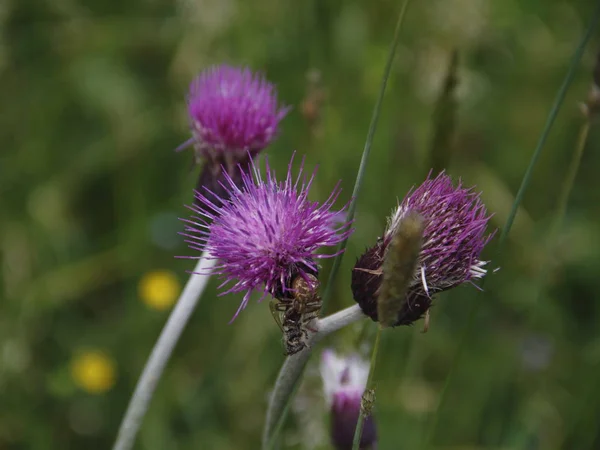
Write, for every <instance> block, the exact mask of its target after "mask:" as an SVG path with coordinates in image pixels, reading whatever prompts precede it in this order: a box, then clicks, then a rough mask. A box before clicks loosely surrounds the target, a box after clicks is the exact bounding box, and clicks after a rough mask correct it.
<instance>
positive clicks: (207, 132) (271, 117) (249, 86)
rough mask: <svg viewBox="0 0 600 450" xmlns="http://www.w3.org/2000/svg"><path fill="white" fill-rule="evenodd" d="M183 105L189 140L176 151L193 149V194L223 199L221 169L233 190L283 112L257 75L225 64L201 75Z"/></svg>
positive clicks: (270, 86)
mask: <svg viewBox="0 0 600 450" xmlns="http://www.w3.org/2000/svg"><path fill="white" fill-rule="evenodd" d="M187 103H188V113H189V117H190V122H191V128H192V133H193V137H192V138H191V139H190V140H188V141H187V142H185V143H184V144H182V145H181V146H180V147H179V148H178V150H182V149H184V148H185V147H187V146H189V145H192V144H193V145H194V148H195V153H196V160H197V162H201V161H203V162H204V167H203V169H202V172H201V174H200V177H199V179H198V183H197V189H198V190H200V188H201V187H202V186H206V187H208V188H209V189H210V190H211V191H213V192H215V193H218V194H219V196H220V197H221V198H223V199H225V198H226V196H225V191H224V190H223V189H222V188H221V182H222V181H223V175H222V173H223V170H224V171H225V172H226V173H228V174H229V176H230V177H231V178H232V179H233V180H235V181H236V184H237V185H238V186H239V185H240V183H241V178H240V172H241V171H242V170H247V165H248V162H249V159H251V158H254V157H255V156H256V155H258V153H259V152H260V151H261V150H263V149H264V148H265V147H267V146H268V145H269V144H270V143H271V141H273V139H274V138H275V136H276V135H277V127H278V124H279V121H280V120H281V119H283V117H284V116H285V115H286V114H287V112H288V110H289V108H281V107H279V106H278V104H277V92H276V90H275V86H274V85H273V84H271V83H269V82H268V81H267V80H266V79H265V78H264V76H263V75H262V74H258V73H257V74H254V73H252V72H251V71H250V70H249V69H247V68H244V69H240V68H236V67H230V66H226V65H221V66H214V67H211V68H209V69H207V70H205V71H204V72H202V73H201V74H200V76H198V77H197V78H196V79H195V80H194V81H193V82H192V84H191V86H190V92H189V94H188V99H187Z"/></svg>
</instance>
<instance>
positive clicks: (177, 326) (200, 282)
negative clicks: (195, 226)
mask: <svg viewBox="0 0 600 450" xmlns="http://www.w3.org/2000/svg"><path fill="white" fill-rule="evenodd" d="M215 262H216V260H215V259H214V258H211V257H210V256H209V255H208V254H207V253H203V254H202V255H201V256H200V260H199V261H198V264H196V267H195V269H194V274H192V275H191V276H190V278H189V279H188V282H187V284H186V285H185V288H184V289H183V292H182V293H181V296H180V297H179V300H178V301H177V304H176V305H175V308H173V311H172V312H171V315H170V316H169V320H168V321H167V324H166V325H165V326H164V328H163V330H162V332H161V334H160V337H159V338H158V341H157V342H156V344H155V345H154V348H153V349H152V353H151V354H150V358H148V362H147V363H146V367H144V371H143V372H142V375H141V376H140V379H139V380H138V383H137V386H136V388H135V391H134V393H133V396H132V397H131V400H130V401H129V405H128V406H127V411H126V412H125V417H123V421H122V422H121V426H120V428H119V434H118V435H117V440H116V441H115V445H114V446H113V450H130V449H131V448H132V447H133V444H134V442H135V437H136V435H137V433H138V430H139V429H140V426H141V424H142V421H143V419H144V416H145V415H146V412H147V411H148V406H149V404H150V400H152V396H153V395H154V391H155V390H156V385H157V384H158V381H159V380H160V378H161V376H162V374H163V371H164V369H165V366H166V365H167V362H168V361H169V358H170V357H171V354H172V353H173V349H174V348H175V345H176V344H177V341H178V340H179V337H180V336H181V333H182V332H183V330H184V328H185V326H186V325H187V323H188V321H189V319H190V316H191V315H192V312H193V311H194V309H195V308H196V305H197V304H198V300H199V299H200V296H201V295H202V292H204V289H205V288H206V284H207V283H208V279H209V278H210V275H209V274H208V272H209V271H210V269H211V268H212V267H213V266H214V265H215ZM198 274H203V275H198Z"/></svg>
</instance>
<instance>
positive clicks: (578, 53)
mask: <svg viewBox="0 0 600 450" xmlns="http://www.w3.org/2000/svg"><path fill="white" fill-rule="evenodd" d="M599 18H600V1H599V2H598V3H597V6H596V10H595V11H594V14H593V17H592V19H591V21H590V24H589V25H588V28H587V30H586V32H585V34H584V35H583V36H582V38H581V41H580V42H579V44H578V46H577V48H576V49H575V53H574V55H573V58H572V59H571V62H570V64H569V69H568V71H567V74H566V75H565V79H564V81H563V83H562V85H561V87H560V89H559V90H558V93H557V94H556V98H555V99H554V103H553V105H552V108H551V110H550V113H549V114H548V118H547V119H546V124H545V125H544V129H543V130H542V134H541V135H540V138H539V140H538V142H537V145H536V147H535V150H534V152H533V155H532V157H531V160H530V161H529V166H528V167H527V170H526V171H525V175H524V176H523V181H522V182H521V186H520V187H519V191H518V192H517V195H516V197H515V201H514V202H513V205H512V208H511V210H510V214H509V216H508V218H507V220H506V224H505V225H504V228H503V229H502V231H501V233H500V239H499V241H498V246H497V248H496V254H495V258H493V261H496V262H497V261H499V260H500V257H501V255H502V250H503V248H504V245H505V243H506V239H507V237H508V234H509V233H510V230H511V228H512V225H513V222H514V220H515V216H516V214H517V209H518V208H519V205H520V204H521V202H522V200H523V196H524V195H525V191H526V189H527V187H528V186H529V182H530V180H531V175H532V173H533V169H534V167H535V165H536V163H537V161H538V159H539V156H540V154H541V151H542V149H543V147H544V145H545V143H546V140H547V139H548V135H549V134H550V130H551V128H552V125H553V124H554V121H555V119H556V116H557V115H558V111H559V110H560V107H561V106H562V104H563V102H564V100H565V96H566V94H567V90H568V88H569V86H570V85H571V82H572V81H573V78H574V76H575V72H576V69H577V67H578V65H579V62H580V60H581V57H582V55H583V52H584V50H585V47H586V45H587V43H588V41H589V40H590V37H591V36H592V33H593V31H594V29H595V28H596V26H597V24H598V19H599ZM484 283H485V278H484V280H483V282H482V286H483V284H484ZM481 304H482V302H481V301H474V302H473V306H472V307H471V309H470V311H469V314H468V316H467V320H466V325H465V327H464V329H463V331H462V333H461V337H460V340H459V343H458V348H457V350H456V354H455V356H454V359H453V361H452V363H451V365H450V371H449V372H448V376H447V377H446V380H445V382H444V387H443V388H442V392H441V393H440V398H439V400H438V405H437V408H436V410H435V412H434V415H433V418H432V420H431V422H430V426H429V428H428V430H427V433H426V437H425V440H424V448H427V447H429V445H430V443H431V441H432V439H433V435H434V433H435V429H436V427H437V422H438V420H439V412H440V409H441V407H442V405H443V403H444V399H445V397H446V393H447V391H448V386H450V384H451V383H452V381H453V378H454V373H455V371H456V367H457V366H458V361H459V360H460V357H461V356H462V352H463V350H464V348H465V344H466V342H467V341H468V337H469V334H470V332H471V329H472V328H473V324H474V322H475V317H476V316H477V313H478V311H479V307H480V306H481Z"/></svg>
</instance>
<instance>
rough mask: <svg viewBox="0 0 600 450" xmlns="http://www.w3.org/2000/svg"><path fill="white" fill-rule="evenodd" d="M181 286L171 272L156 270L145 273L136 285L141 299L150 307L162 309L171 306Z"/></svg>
mask: <svg viewBox="0 0 600 450" xmlns="http://www.w3.org/2000/svg"><path fill="white" fill-rule="evenodd" d="M180 291H181V286H180V285H179V280H178V279H177V277H176V276H175V274H174V273H173V272H169V271H167V270H156V271H153V272H148V273H147V274H145V275H144V276H143V277H142V279H141V280H140V283H139V285H138V292H139V296H140V298H141V300H142V301H143V302H144V303H145V304H146V305H147V306H148V307H150V308H152V309H157V310H159V311H163V310H165V309H168V308H170V307H171V306H173V304H174V303H175V301H176V300H177V297H178V296H179V292H180Z"/></svg>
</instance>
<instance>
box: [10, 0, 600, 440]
mask: <svg viewBox="0 0 600 450" xmlns="http://www.w3.org/2000/svg"><path fill="white" fill-rule="evenodd" d="M592 3H593V2H590V1H584V0H577V1H573V2H562V1H558V0H548V1H546V2H543V4H542V3H540V2H536V1H533V0H523V1H520V2H516V1H504V2H486V1H485V0H427V1H424V2H415V4H414V5H412V6H411V11H410V16H411V20H409V21H407V23H406V28H405V31H404V32H403V33H404V36H403V39H402V43H401V48H400V49H399V52H398V55H397V58H396V63H395V66H394V73H393V75H392V79H391V80H390V84H389V86H388V93H387V94H386V95H387V100H386V101H385V102H384V106H383V111H382V116H381V122H380V124H379V126H378V131H377V135H376V136H375V141H374V149H373V150H374V151H373V155H372V159H370V161H369V166H368V170H367V174H366V178H365V182H364V186H363V191H362V193H361V196H360V198H359V201H358V208H357V221H356V232H355V234H354V235H353V237H352V239H351V240H350V242H349V245H348V250H347V252H348V254H347V255H346V256H345V258H344V260H343V262H342V267H341V271H340V273H341V277H340V278H339V282H338V284H337V286H336V291H335V293H334V295H333V297H332V303H331V304H330V305H329V308H330V309H331V310H334V309H338V308H341V307H343V306H347V305H349V304H351V303H352V299H351V295H350V290H349V279H350V277H349V274H350V268H351V267H352V265H353V263H354V260H355V258H356V257H357V256H358V255H359V254H360V253H361V252H362V251H363V249H364V248H365V247H366V246H367V245H370V244H371V243H372V242H373V241H374V239H375V238H376V237H377V236H378V235H379V234H380V233H381V232H382V230H383V226H384V224H385V217H386V216H387V215H388V213H389V211H390V210H391V209H392V207H393V206H394V204H395V202H396V198H397V197H402V196H403V195H404V193H405V192H406V191H407V189H408V188H410V186H412V185H413V184H415V183H419V182H420V181H421V180H422V179H423V176H424V174H425V173H426V172H427V171H428V170H429V167H428V165H429V162H428V161H429V153H428V152H429V148H430V145H431V141H432V136H431V130H432V117H433V114H434V110H435V101H436V99H437V98H438V95H439V92H440V89H441V88H442V83H443V79H444V77H445V74H446V72H447V67H448V61H449V60H450V56H451V54H452V52H453V51H454V50H455V49H456V50H458V51H459V52H460V55H461V56H460V63H459V66H458V69H457V71H458V73H457V77H458V80H459V83H458V86H457V88H456V102H457V108H458V109H457V123H458V129H457V131H456V135H455V136H454V143H453V145H454V146H453V155H452V159H451V161H450V162H449V166H448V167H447V171H448V172H449V173H450V174H451V175H453V176H456V177H459V176H461V177H462V178H463V180H464V182H465V183H467V184H477V186H478V188H480V189H482V190H483V198H484V200H485V202H486V204H487V206H488V208H489V210H491V211H495V212H496V215H495V217H494V219H493V221H494V225H495V226H500V225H501V224H502V223H503V222H504V221H505V220H506V217H507V214H508V210H509V207H510V204H511V203H512V201H513V199H514V193H515V192H516V191H517V189H518V186H519V184H520V181H521V176H522V174H523V171H524V169H525V167H526V165H527V163H528V160H529V157H530V149H531V148H533V147H534V145H535V142H536V140H537V136H538V133H539V130H540V129H541V127H542V125H543V122H544V120H545V117H546V115H547V113H548V110H549V108H550V106H551V102H552V98H553V97H554V94H555V91H556V89H557V86H558V85H559V84H560V80H561V78H562V76H563V74H564V72H565V68H566V65H567V64H568V61H569V58H570V57H571V54H570V52H572V49H573V48H574V46H575V43H576V41H577V39H578V37H579V36H580V35H581V32H582V30H583V27H584V26H585V22H586V21H587V18H588V16H589V15H590V13H591V10H592V6H593V5H592ZM397 8H398V2H392V1H388V0H376V1H373V2H368V3H367V2H358V1H349V2H335V1H331V0H329V1H321V2H317V1H309V2H300V3H285V2H274V1H268V0H258V1H256V2H252V3H246V2H241V1H239V0H227V1H221V0H202V1H193V0H187V1H185V0H182V1H180V2H164V1H160V0H154V1H142V0H131V1H129V2H126V3H123V2H116V1H114V0H112V1H109V2H100V1H99V0H94V1H87V2H83V1H60V2H49V1H42V0H34V1H32V2H21V1H18V0H6V1H5V2H4V3H3V4H2V6H1V7H0V81H1V82H0V98H1V99H2V106H3V108H2V110H1V113H0V144H1V148H2V151H0V243H1V245H0V248H1V249H2V250H1V253H0V254H1V257H2V276H1V277H0V280H1V287H2V289H1V291H0V292H1V293H2V294H1V298H0V449H4V448H7V449H13V448H14V449H35V450H37V449H48V448H89V449H96V448H97V449H105V448H107V447H109V446H110V444H111V443H112V440H113V439H114V435H115V433H116V430H117V426H118V422H119V420H120V418H121V416H122V413H123V412H124V409H125V406H126V404H127V400H128V397H129V395H130V394H131V392H132V390H133V386H134V384H135V382H136V380H137V377H138V376H139V372H140V371H141V369H142V367H143V363H144V361H145V359H146V357H147V355H148V353H149V351H150V349H151V346H152V345H153V343H154V340H155V339H156V337H157V335H158V333H159V331H160V329H161V327H162V324H163V323H164V321H165V320H166V317H167V314H168V313H167V312H165V311H157V310H153V309H150V308H148V306H147V305H146V304H145V303H144V302H142V301H141V299H140V298H139V297H138V283H139V281H140V280H141V279H142V277H143V276H144V275H145V274H146V273H148V272H149V271H154V270H161V269H167V270H170V271H173V272H174V273H175V274H177V276H178V277H179V281H180V282H181V283H183V282H184V281H185V278H186V276H187V275H186V273H185V271H186V270H190V269H191V268H192V266H191V265H190V264H189V261H185V260H176V259H174V258H173V256H174V255H186V254H189V251H188V250H187V249H186V248H185V247H184V246H183V245H182V240H181V239H179V238H178V237H177V234H176V233H177V231H178V230H179V229H181V226H180V224H179V223H178V221H177V217H182V216H184V215H185V214H186V211H185V210H184V208H183V204H185V203H189V202H190V201H191V189H192V188H193V185H194V182H195V174H194V169H192V168H191V156H189V155H185V154H184V155H182V154H175V153H173V152H172V149H174V148H175V147H176V146H177V145H178V144H179V143H181V142H182V141H183V140H185V139H187V137H188V130H187V119H186V117H185V102H184V98H185V93H186V91H187V85H188V83H189V81H190V80H191V79H192V77H193V76H195V75H196V74H197V72H198V71H199V70H201V69H202V68H204V67H206V66H207V65H208V64H211V63H219V62H231V63H235V64H248V65H250V66H251V67H252V68H254V69H262V70H265V71H266V72H267V75H268V77H269V78H270V79H271V80H272V81H274V82H276V83H277V84H278V86H279V91H280V96H281V98H282V100H283V101H285V102H286V103H288V104H291V105H293V106H294V111H293V112H292V114H291V115H290V116H289V117H288V118H287V119H286V120H285V121H284V122H283V127H282V130H281V134H280V137H279V139H278V140H277V142H276V143H275V144H274V145H273V146H272V147H271V148H270V149H269V150H268V153H269V158H270V160H271V161H272V163H273V165H274V166H275V167H276V168H278V169H279V170H283V168H284V167H285V165H286V163H287V161H288V160H289V158H290V156H291V151H292V150H294V149H296V150H298V151H299V153H301V154H306V155H307V165H308V166H312V165H315V164H318V165H319V174H318V179H317V182H316V184H315V185H314V190H313V191H312V196H313V198H315V199H323V198H324V197H325V196H326V194H327V193H328V191H329V190H330V189H331V188H332V187H333V185H334V184H335V182H337V180H338V179H342V180H343V181H342V183H343V188H344V192H345V193H346V195H345V196H344V195H342V197H343V198H341V199H340V205H341V204H342V203H344V202H345V201H347V199H348V196H349V195H350V192H351V190H352V183H353V180H354V178H355V174H356V170H357V168H358V164H359V161H360V153H361V150H362V145H363V142H364V136H365V135H366V131H367V128H368V124H369V117H370V113H371V111H370V107H369V106H368V105H372V104H373V101H374V99H375V97H376V95H377V90H378V87H379V77H380V74H381V73H382V69H383V66H384V64H385V57H386V50H387V47H388V45H389V35H390V32H391V29H392V28H393V17H394V15H395V12H396V11H397ZM595 39H596V41H595V42H593V45H592V46H591V47H590V49H589V50H588V52H587V53H586V55H585V58H584V64H583V65H582V67H581V68H580V70H579V71H578V75H577V79H576V82H575V83H574V85H573V87H572V88H571V90H570V92H569V94H568V96H567V101H566V102H565V107H564V108H563V110H562V111H561V113H560V114H559V117H558V119H557V124H556V126H555V128H554V129H553V131H552V133H551V135H550V139H549V141H548V143H547V147H546V149H545V153H544V154H543V155H542V157H541V158H540V161H539V165H538V167H537V169H536V171H535V172H534V174H533V179H532V184H531V187H530V189H529V190H528V192H527V193H526V195H525V198H524V203H523V205H522V208H521V209H520V210H519V212H518V215H517V221H516V223H515V227H514V229H513V230H512V232H511V235H510V236H509V242H508V247H507V249H506V251H505V254H504V258H503V261H504V262H503V266H502V270H501V271H499V272H498V273H497V274H495V275H493V280H490V283H489V284H488V285H487V286H488V287H487V289H486V293H485V294H484V295H483V296H477V298H475V295H476V292H475V290H474V289H472V288H468V287H464V288H459V289H457V290H455V291H452V292H449V293H447V294H444V295H442V296H440V298H439V299H438V301H437V302H436V306H435V308H433V310H432V326H431V329H430V330H429V332H428V333H427V334H426V335H422V334H420V328H419V327H414V328H411V329H409V328H406V329H396V330H394V332H393V333H385V334H384V335H383V336H382V347H381V349H380V358H379V360H378V369H377V371H378V373H377V378H378V387H377V390H378V394H379V395H378V398H377V411H376V413H377V419H378V422H379V430H380V433H381V440H380V445H379V449H398V448H407V449H411V448H415V446H416V445H417V444H418V442H419V439H420V437H421V435H422V432H423V431H424V430H425V429H426V426H427V423H426V420H425V419H426V417H427V416H428V414H429V413H430V411H431V408H432V407H434V405H435V404H436V399H437V396H438V394H439V392H440V389H441V387H442V385H443V381H444V379H445V376H446V374H447V372H448V370H449V365H450V363H451V360H452V355H453V354H454V353H455V350H456V344H457V336H458V334H459V332H460V330H461V329H462V327H463V321H464V320H465V314H466V311H468V308H469V307H470V305H472V302H473V301H475V300H476V301H484V302H485V304H484V305H481V314H480V316H479V318H478V321H477V323H476V325H475V329H476V330H475V332H474V333H473V339H472V341H471V342H469V345H468V347H467V352H466V355H465V356H464V358H463V359H462V360H461V361H462V364H461V366H460V367H459V368H458V369H457V371H456V374H455V383H454V384H453V385H452V387H451V389H450V391H449V392H448V397H447V400H448V401H447V402H446V403H445V405H446V406H445V407H444V408H443V409H442V411H440V418H439V423H438V427H437V432H436V436H435V440H434V443H435V444H436V446H438V447H439V448H445V449H463V450H466V449H483V448H488V449H492V448H493V449H498V448H502V449H515V450H517V449H519V450H520V449H558V448H565V449H567V448H568V449H587V448H590V449H593V448H598V447H600V436H599V430H598V427H597V423H598V417H600V401H599V400H598V395H597V377H598V376H599V375H600V339H599V338H598V334H597V331H596V330H597V329H598V326H599V325H600V323H599V322H600V308H599V306H598V305H599V303H598V300H597V299H598V295H597V294H596V284H597V281H596V280H597V274H598V271H599V270H600V230H599V228H598V226H597V223H598V221H599V220H600V206H598V205H600V191H599V190H598V188H597V168H598V167H600V154H599V153H598V152H594V151H587V152H586V153H585V154H584V155H583V159H582V165H581V169H580V171H579V174H578V177H577V179H576V181H575V185H574V187H573V192H572V196H571V200H570V202H569V205H568V208H567V214H566V217H565V222H564V226H563V229H562V230H561V232H560V233H559V235H558V238H559V242H558V246H559V251H557V252H556V256H555V258H556V261H555V264H553V269H552V271H551V273H550V274H549V277H548V285H547V286H546V289H545V291H544V293H543V294H542V296H541V297H540V298H539V300H538V302H539V303H538V307H537V314H538V316H537V317H538V320H537V321H536V323H535V325H531V324H529V323H528V321H527V313H528V311H529V310H530V309H531V307H532V302H533V301H534V299H535V293H536V289H537V286H536V276H537V274H538V271H539V268H540V267H541V264H542V262H543V258H544V257H545V256H544V255H545V251H544V248H545V240H544V237H545V236H546V233H547V230H548V228H549V226H550V224H551V220H552V217H553V211H554V207H555V203H556V198H557V197H558V195H559V193H560V189H561V182H562V180H563V179H564V175H565V172H566V167H567V166H568V162H569V161H570V158H571V155H572V152H573V147H574V145H575V142H576V139H577V133H578V129H579V124H580V123H581V120H580V117H579V114H580V113H579V111H578V108H577V103H578V102H579V101H583V100H584V99H585V96H586V94H587V91H588V85H589V83H590V81H591V71H592V67H593V63H594V60H595V58H594V53H595V50H596V49H597V48H598V47H599V42H598V40H597V37H596V38H595ZM311 69H317V70H318V71H319V72H320V74H321V77H320V78H321V81H320V86H321V89H322V90H323V92H324V93H325V95H324V100H323V101H322V102H321V103H320V105H319V115H318V121H317V122H316V123H314V122H311V121H309V120H307V119H308V118H307V117H306V116H305V115H303V114H302V111H303V109H302V108H301V105H302V102H303V100H305V99H306V97H307V95H308V92H309V90H310V89H309V86H308V82H307V73H308V72H309V71H310V70H311ZM599 139H600V135H599V134H598V129H597V127H596V128H594V127H592V129H591V130H590V135H589V138H588V148H589V149H590V150H593V149H594V148H596V147H597V146H598V142H599ZM488 256H490V255H488ZM329 264H330V262H329V263H328V262H325V263H324V268H323V276H324V277H326V276H327V271H328V270H329V267H330V265H329ZM324 279H325V278H324ZM216 285H217V283H216V281H215V282H213V283H212V286H211V288H210V289H209V290H208V292H207V294H206V297H205V299H204V300H203V301H202V302H201V304H200V306H199V309H198V311H197V312H196V315H195V317H194V319H193V323H192V324H191V326H190V327H189V329H188V330H187V331H186V332H185V334H184V337H183V340H182V342H181V344H180V346H179V347H178V348H177V350H176V353H175V356H174V359H173V360H172V363H171V365H170V366H169V368H168V369H167V372H166V376H165V378H164V379H163V381H162V382H161V384H160V386H159V387H158V390H157V397H156V398H155V400H154V402H153V404H152V406H151V409H150V412H149V415H148V418H147V420H146V422H145V424H144V426H143V428H142V431H141V435H140V439H139V442H138V446H137V448H140V449H142V448H143V449H162V448H180V449H187V448H207V449H254V448H257V447H258V445H259V439H260V432H261V428H262V424H263V422H262V421H263V418H264V412H265V408H266V395H267V393H268V390H269V389H270V387H271V385H272V382H273V381H274V378H275V376H276V374H277V371H278V369H279V366H280V364H281V362H282V360H283V355H282V350H281V346H280V337H279V331H278V329H277V326H276V325H275V324H274V323H273V321H272V319H271V317H270V314H269V311H268V308H267V307H266V305H264V304H261V305H251V307H249V308H248V309H247V310H246V311H244V314H242V315H241V316H240V318H239V319H238V320H236V322H235V323H234V324H233V325H227V322H228V321H229V319H230V318H231V316H232V314H233V313H234V312H235V309H236V308H237V306H238V301H239V298H235V296H224V297H218V298H217V296H216ZM360 330H361V327H360V326H357V327H355V328H351V329H349V330H345V331H344V332H342V333H340V334H339V335H338V336H336V337H334V338H332V339H331V340H330V341H329V343H330V344H331V345H336V346H339V347H340V348H346V349H348V348H350V347H351V345H352V343H353V342H354V341H355V339H356V338H357V336H358V334H359V333H360ZM411 342H414V344H411ZM410 348H413V350H411V355H412V356H411V358H410V361H409V362H407V361H406V359H407V357H408V351H409V349H410ZM95 350H101V351H103V352H104V354H106V355H108V356H109V357H110V358H111V360H112V361H114V364H115V371H116V382H115V384H114V386H113V387H112V389H110V390H109V391H107V392H105V393H96V394H93V393H90V392H86V391H85V390H83V389H82V388H81V387H80V385H79V384H77V382H76V380H75V379H73V378H72V375H71V373H70V367H71V364H72V361H74V360H75V358H77V357H78V355H80V354H81V352H86V351H95ZM224 355H226V356H225V357H224ZM309 369H310V368H309ZM515 373H520V374H522V376H519V377H516V376H515ZM308 376H309V380H308V381H309V382H310V381H311V379H310V377H311V376H314V375H311V371H310V370H309V371H308ZM542 379H543V383H541V382H540V380H542ZM312 381H313V382H312V384H310V387H311V388H312V389H313V391H311V392H309V394H312V395H314V396H318V395H319V391H318V389H319V383H318V381H315V380H312ZM383 393H385V395H384V394H383ZM306 395H308V394H306ZM313 408H314V410H313V415H314V417H316V418H318V419H321V418H322V417H323V418H324V415H325V413H324V411H322V410H321V409H319V405H318V404H317V403H315V404H314V405H313ZM577 417H586V418H587V420H585V421H584V420H581V421H579V420H575V419H574V418H577ZM323 426H324V427H326V424H325V423H323ZM306 433H307V431H305V430H304V428H303V422H302V421H300V420H298V421H297V422H293V421H292V422H291V423H290V424H289V425H288V426H287V427H286V430H285V432H284V440H283V445H282V448H304V447H303V446H302V445H301V444H299V443H298V442H301V441H303V440H304V441H307V439H306V436H307V435H306ZM293 442H296V443H295V444H293V445H292V444H290V443H293ZM288 444H289V445H288ZM319 448H328V447H327V443H326V442H322V445H321V446H320V447H319Z"/></svg>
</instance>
